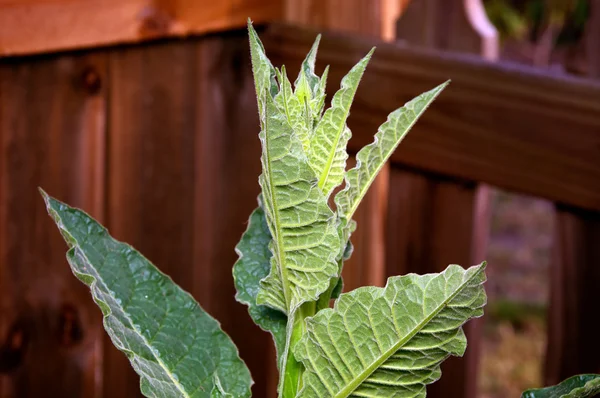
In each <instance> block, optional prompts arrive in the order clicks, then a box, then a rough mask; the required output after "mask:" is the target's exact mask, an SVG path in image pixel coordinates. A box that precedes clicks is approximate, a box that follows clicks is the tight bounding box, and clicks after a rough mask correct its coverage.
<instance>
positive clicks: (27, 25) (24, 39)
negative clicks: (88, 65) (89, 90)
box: [0, 0, 281, 57]
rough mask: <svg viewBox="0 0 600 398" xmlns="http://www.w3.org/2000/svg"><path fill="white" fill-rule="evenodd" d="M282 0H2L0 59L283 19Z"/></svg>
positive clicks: (0, 11)
mask: <svg viewBox="0 0 600 398" xmlns="http://www.w3.org/2000/svg"><path fill="white" fill-rule="evenodd" d="M280 3H281V2H280V1H278V0H219V1H211V0H174V1H165V0H88V1H80V0H56V1H48V0H0V57H2V56H8V55H17V54H31V53H39V52H50V51H56V50H64V49H73V48H86V47H87V48H90V47H99V46H106V45H109V44H115V43H131V42H140V41H144V40H149V39H156V38H163V37H182V36H188V35H192V34H194V35H197V34H203V33H207V32H216V31H224V30H229V29H235V28H241V27H244V26H245V24H246V20H247V19H248V18H249V17H250V18H252V20H253V21H254V22H255V23H264V22H267V21H272V20H275V19H278V18H280V17H281V5H280Z"/></svg>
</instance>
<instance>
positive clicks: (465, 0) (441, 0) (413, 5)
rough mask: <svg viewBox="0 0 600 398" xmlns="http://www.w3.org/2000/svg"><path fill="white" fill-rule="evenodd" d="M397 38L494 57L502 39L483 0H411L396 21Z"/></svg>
mask: <svg viewBox="0 0 600 398" xmlns="http://www.w3.org/2000/svg"><path fill="white" fill-rule="evenodd" d="M396 39H397V40H401V41H406V42H407V43H408V44H409V45H411V46H417V47H422V48H431V49H436V50H450V51H458V52H465V53H469V54H476V55H478V56H481V57H483V58H485V59H488V60H495V59H497V58H498V53H499V38H498V34H497V32H496V29H495V28H494V26H493V25H492V24H491V23H490V22H489V21H488V20H487V16H486V15H485V10H484V7H483V2H482V0H412V1H411V2H410V3H409V5H408V7H407V8H406V9H405V10H404V12H403V13H402V16H401V17H400V19H399V20H398V23H397V36H396Z"/></svg>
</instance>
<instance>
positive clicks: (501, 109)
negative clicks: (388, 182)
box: [265, 25, 600, 210]
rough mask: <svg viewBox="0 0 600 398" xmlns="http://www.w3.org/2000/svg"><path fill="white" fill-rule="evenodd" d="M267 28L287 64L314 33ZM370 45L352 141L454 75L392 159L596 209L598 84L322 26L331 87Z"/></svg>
mask: <svg viewBox="0 0 600 398" xmlns="http://www.w3.org/2000/svg"><path fill="white" fill-rule="evenodd" d="M269 32H270V34H269V37H268V38H265V40H268V44H267V49H268V51H269V54H270V55H271V56H272V57H273V59H274V60H275V61H276V64H281V63H285V64H286V65H295V64H299V63H300V62H301V60H302V57H304V54H305V52H306V51H308V49H309V47H310V45H311V44H312V42H313V40H314V36H315V35H316V31H314V30H310V29H299V28H294V27H289V26H282V25H277V26H273V27H272V28H270V29H269ZM375 44H378V49H377V51H376V52H375V55H374V57H373V59H372V60H371V62H370V64H369V67H368V68H367V71H366V73H365V76H364V78H363V80H362V82H361V87H360V89H359V91H358V93H357V96H356V99H355V102H354V104H355V105H354V107H353V110H352V114H351V116H350V122H349V125H350V128H351V129H352V131H353V133H354V135H353V139H352V140H351V141H350V147H351V149H352V150H356V149H357V148H360V147H362V146H363V145H364V144H367V143H368V142H370V141H371V139H372V138H371V137H372V134H373V132H375V131H376V130H377V127H378V126H379V125H380V124H381V123H383V122H384V121H385V118H386V116H387V115H388V114H389V112H391V111H392V110H394V109H396V108H397V107H398V106H400V105H401V104H403V103H404V102H405V101H407V100H409V99H411V98H413V97H414V96H416V95H418V94H420V93H421V92H423V91H425V90H427V89H431V88H433V87H435V86H436V85H438V84H440V83H441V82H443V81H445V80H447V79H448V78H451V79H452V80H453V83H452V84H451V85H450V86H449V87H448V89H447V90H445V92H444V93H443V94H442V95H441V96H440V97H439V98H438V99H437V100H436V101H435V103H434V104H433V106H432V107H431V108H430V109H428V111H427V113H426V114H425V116H424V117H423V118H422V119H421V120H420V121H419V123H417V125H416V126H415V128H414V129H413V131H412V132H411V134H410V135H409V136H408V138H407V139H406V140H405V141H404V142H403V143H402V145H401V146H400V148H399V149H398V150H397V151H396V152H395V154H394V155H393V156H392V161H393V162H397V163H402V164H405V165H408V166H411V167H414V168H417V169H420V170H426V171H431V172H435V173H439V174H442V175H447V176H456V177H460V178H464V179H467V180H471V181H478V182H485V183H488V184H490V185H495V186H498V187H501V188H505V189H509V190H513V191H517V192H522V193H527V194H531V195H535V196H540V197H543V198H546V199H549V200H552V201H556V202H561V203H567V204H571V205H573V206H577V207H580V208H587V209H597V210H600V190H599V189H598V187H599V186H600V162H598V159H599V158H600V149H599V148H600V135H598V134H597V131H598V130H599V129H600V102H599V101H598V98H600V83H597V82H593V81H589V80H586V79H578V78H568V77H564V76H552V75H548V74H543V73H541V72H539V71H536V70H535V69H533V68H527V67H520V66H515V65H508V64H502V63H499V64H490V63H486V62H483V61H479V60H476V59H473V57H467V56H462V55H452V54H436V53H433V52H431V51H426V50H416V49H410V48H406V47H401V46H397V45H390V44H381V43H378V42H376V41H374V40H369V39H366V38H358V37H350V36H345V35H341V34H333V33H327V34H324V35H323V40H322V41H321V48H320V50H319V61H320V64H321V65H326V64H331V65H333V66H335V67H332V68H331V73H330V83H329V85H328V87H336V86H337V85H338V84H339V83H338V82H339V81H340V79H341V76H342V74H343V73H345V72H346V71H347V70H349V69H350V68H351V66H352V65H354V63H355V62H356V61H357V60H358V59H359V57H360V56H361V55H364V54H365V53H366V52H367V51H368V50H369V49H370V48H371V47H372V46H373V45H375ZM565 132H568V136H569V139H565V134H566V133H565Z"/></svg>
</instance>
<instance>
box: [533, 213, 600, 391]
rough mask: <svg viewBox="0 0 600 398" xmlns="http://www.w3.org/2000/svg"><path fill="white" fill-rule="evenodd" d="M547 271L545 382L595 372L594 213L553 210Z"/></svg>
mask: <svg viewBox="0 0 600 398" xmlns="http://www.w3.org/2000/svg"><path fill="white" fill-rule="evenodd" d="M556 226H557V231H556V243H555V246H554V248H555V255H554V263H553V264H552V271H551V275H550V280H551V296H550V307H549V309H548V318H549V319H548V343H547V348H546V371H545V383H547V384H556V383H557V382H559V381H560V380H563V379H565V378H567V377H570V376H572V375H574V374H579V373H600V344H599V343H598V341H597V334H598V329H599V328H600V320H599V319H598V317H597V316H595V315H593V314H597V312H598V310H597V308H596V307H597V303H598V286H600V267H599V266H598V264H600V247H599V246H598V242H600V213H598V212H595V213H593V212H587V211H581V210H577V209H573V208H568V207H564V206H558V207H557V211H556Z"/></svg>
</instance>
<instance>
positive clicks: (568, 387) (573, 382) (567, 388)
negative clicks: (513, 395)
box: [521, 374, 600, 398]
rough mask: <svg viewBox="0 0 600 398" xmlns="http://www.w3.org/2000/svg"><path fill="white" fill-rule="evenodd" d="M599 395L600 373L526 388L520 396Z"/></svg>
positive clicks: (572, 397) (561, 397)
mask: <svg viewBox="0 0 600 398" xmlns="http://www.w3.org/2000/svg"><path fill="white" fill-rule="evenodd" d="M596 395H600V375H597V374H584V375H578V376H573V377H570V378H568V379H566V380H564V381H563V382H562V383H560V384H557V385H555V386H552V387H546V388H537V389H532V390H527V391H525V392H524V393H523V395H521V398H587V397H594V396H596Z"/></svg>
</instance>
